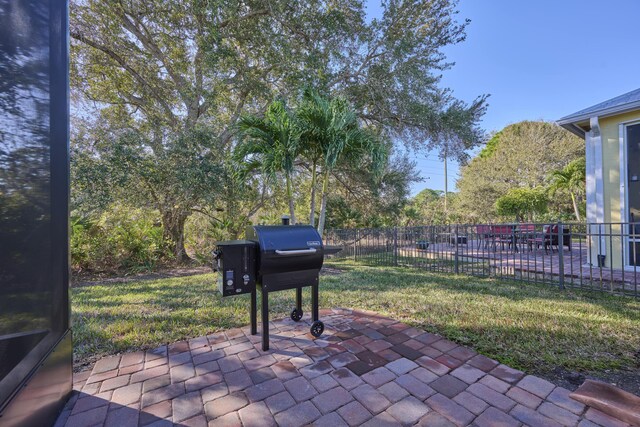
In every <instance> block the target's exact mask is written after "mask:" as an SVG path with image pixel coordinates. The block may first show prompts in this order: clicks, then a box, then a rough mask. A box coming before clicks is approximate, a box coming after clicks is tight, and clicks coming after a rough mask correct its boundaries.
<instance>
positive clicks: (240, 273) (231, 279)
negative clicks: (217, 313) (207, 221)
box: [213, 240, 256, 297]
mask: <svg viewBox="0 0 640 427" xmlns="http://www.w3.org/2000/svg"><path fill="white" fill-rule="evenodd" d="M213 269H214V271H217V272H218V290H219V291H220V293H221V294H222V296H223V297H228V296H232V295H241V294H246V293H250V292H251V291H252V289H255V286H256V243H255V242H253V241H249V240H231V241H226V242H218V243H217V244H216V250H215V251H214V252H213Z"/></svg>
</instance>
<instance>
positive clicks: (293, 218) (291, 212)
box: [285, 173, 296, 225]
mask: <svg viewBox="0 0 640 427" xmlns="http://www.w3.org/2000/svg"><path fill="white" fill-rule="evenodd" d="M285 180H286V181H287V198H288V199H289V217H290V218H291V225H293V224H295V223H296V212H295V206H294V204H293V190H292V189H291V177H289V174H288V173H287V174H285Z"/></svg>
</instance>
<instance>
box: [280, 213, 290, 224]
mask: <svg viewBox="0 0 640 427" xmlns="http://www.w3.org/2000/svg"><path fill="white" fill-rule="evenodd" d="M280 219H281V220H282V225H289V215H282V217H281V218H280Z"/></svg>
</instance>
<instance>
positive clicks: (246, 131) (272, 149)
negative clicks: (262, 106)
mask: <svg viewBox="0 0 640 427" xmlns="http://www.w3.org/2000/svg"><path fill="white" fill-rule="evenodd" d="M294 123H295V117H294V115H293V114H292V113H291V112H290V111H289V110H287V108H286V106H285V104H284V103H283V102H282V101H273V102H272V103H271V104H270V105H269V107H268V108H267V111H266V112H265V115H264V117H258V116H254V115H245V116H242V117H241V118H240V120H239V122H238V128H239V130H240V136H241V138H242V142H241V143H240V144H239V145H238V147H237V149H236V156H238V157H239V158H241V159H246V158H247V156H250V157H251V161H250V163H249V166H250V167H252V168H259V169H260V170H261V171H262V173H263V174H264V175H265V177H266V178H267V179H268V180H269V181H272V182H273V181H276V180H277V176H278V174H280V173H282V174H284V179H285V183H286V191H287V199H288V202H289V215H290V217H291V223H292V224H295V223H296V216H295V209H294V200H293V188H292V185H291V176H292V174H293V172H294V168H295V161H296V159H297V157H298V155H299V143H298V138H297V137H296V132H295V124H294Z"/></svg>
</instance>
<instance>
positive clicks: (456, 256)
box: [453, 224, 460, 274]
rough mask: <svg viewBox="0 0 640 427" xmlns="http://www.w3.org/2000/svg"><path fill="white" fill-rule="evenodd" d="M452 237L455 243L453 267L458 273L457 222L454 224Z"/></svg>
mask: <svg viewBox="0 0 640 427" xmlns="http://www.w3.org/2000/svg"><path fill="white" fill-rule="evenodd" d="M453 238H454V241H455V243H454V245H455V258H454V261H453V268H454V271H455V273H456V274H459V273H460V263H459V261H458V224H456V232H455V234H454V235H453Z"/></svg>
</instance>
